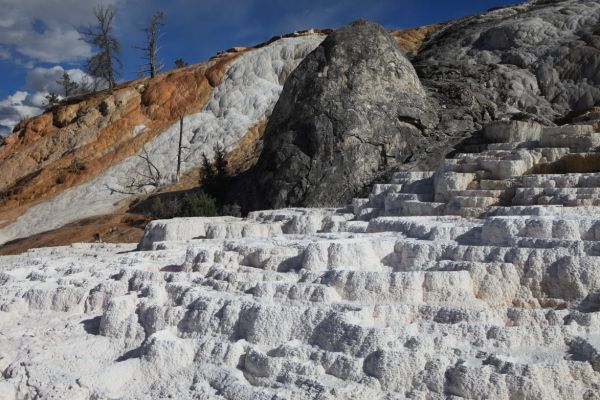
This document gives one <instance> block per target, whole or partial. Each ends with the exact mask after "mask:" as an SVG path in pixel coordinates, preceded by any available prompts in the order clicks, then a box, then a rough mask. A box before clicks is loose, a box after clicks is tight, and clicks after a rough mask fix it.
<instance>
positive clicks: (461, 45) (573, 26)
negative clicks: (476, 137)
mask: <svg viewBox="0 0 600 400" xmlns="http://www.w3.org/2000/svg"><path fill="white" fill-rule="evenodd" d="M599 20H600V4H599V3H598V2H597V1H593V0H564V1H530V2H526V3H524V4H519V5H516V6H511V7H503V8H500V9H496V10H493V11H490V12H487V13H484V14H479V15H474V16H470V17H467V18H463V19H459V20H456V21H452V22H449V23H447V24H444V25H442V26H441V27H440V29H439V30H438V31H437V32H435V33H433V34H432V36H431V37H430V38H429V40H428V41H427V42H426V43H425V44H424V46H423V47H422V48H421V50H420V51H419V52H418V54H417V55H416V56H415V57H413V58H411V61H412V62H413V64H414V65H415V68H416V70H417V73H418V74H419V77H420V79H421V82H422V83H423V85H424V86H425V87H426V88H427V90H428V93H429V95H430V96H431V97H432V98H433V99H435V100H437V102H439V104H440V106H443V109H439V110H440V111H439V114H440V121H441V123H440V125H439V126H438V127H437V128H436V130H437V131H439V132H442V133H445V134H447V135H456V134H460V133H461V132H469V131H470V132H473V131H475V130H478V129H480V128H481V127H482V125H483V124H486V123H487V122H489V121H491V120H496V119H500V118H503V117H506V116H507V115H508V116H510V115H518V114H521V117H525V118H529V119H538V120H541V121H545V122H546V124H549V123H551V121H553V120H555V119H556V118H558V117H560V116H563V115H565V114H567V113H569V112H570V111H572V110H584V109H586V108H589V107H592V106H594V105H595V104H598V102H599V101H600V89H599V85H600V75H599V74H598V68H597V66H598V65H599V64H600V36H599V32H598V21H599Z"/></svg>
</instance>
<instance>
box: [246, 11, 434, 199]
mask: <svg viewBox="0 0 600 400" xmlns="http://www.w3.org/2000/svg"><path fill="white" fill-rule="evenodd" d="M436 123H437V119H436V117H435V114H434V113H432V112H431V110H430V106H429V104H428V101H427V96H426V93H425V90H424V89H423V87H422V86H421V83H420V82H419V78H418V77H417V75H416V73H415V70H414V68H413V66H412V65H411V63H410V62H409V61H408V59H407V58H406V57H405V56H404V54H403V53H402V51H401V50H400V48H399V47H398V45H397V43H396V42H395V41H394V39H393V38H392V37H391V36H390V35H389V34H388V33H387V32H386V31H385V30H384V29H383V28H382V27H381V26H379V25H377V24H374V23H370V22H366V21H357V22H354V23H352V24H350V25H347V26H345V27H343V28H341V29H339V30H337V31H336V32H334V33H332V34H330V35H329V36H328V37H327V39H325V41H323V43H322V44H321V45H320V46H319V47H318V48H317V49H316V50H315V51H313V52H312V53H311V54H310V55H308V56H307V57H306V59H304V60H303V62H302V63H301V64H300V65H299V66H298V68H297V69H296V70H295V71H294V72H293V73H292V74H291V76H290V77H289V78H288V79H287V81H286V82H285V85H284V88H283V92H282V94H281V97H280V99H279V101H278V103H277V105H276V106H275V109H274V110H273V113H272V116H271V118H270V120H269V122H268V125H267V128H266V131H265V136H264V150H263V152H262V154H261V156H260V159H259V161H258V164H257V166H256V167H255V169H254V171H253V177H252V178H251V179H250V181H251V182H252V184H251V186H252V188H250V189H249V192H248V191H246V192H245V193H246V194H250V196H249V197H248V198H247V200H248V201H247V202H246V205H247V208H253V209H261V208H279V207H284V206H331V205H334V206H335V205H343V204H345V203H346V202H348V201H349V200H350V199H351V198H352V197H353V196H354V195H356V194H357V193H358V192H360V191H361V190H363V189H364V188H365V186H367V185H369V184H370V183H372V182H373V181H374V180H375V179H377V177H379V176H381V175H383V174H385V173H386V172H388V171H390V170H391V169H393V168H394V167H396V166H398V165H399V164H401V163H403V162H405V161H407V160H410V159H411V158H412V157H413V156H414V155H415V154H419V153H420V152H422V151H423V149H424V148H426V147H427V146H428V144H429V143H430V142H431V140H432V138H431V136H430V133H431V128H432V127H434V126H435V124H436Z"/></svg>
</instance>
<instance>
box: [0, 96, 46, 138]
mask: <svg viewBox="0 0 600 400" xmlns="http://www.w3.org/2000/svg"><path fill="white" fill-rule="evenodd" d="M44 100H45V98H44V94H43V93H36V94H34V95H31V94H29V93H27V92H24V91H17V92H15V93H14V94H13V95H11V96H8V97H7V98H5V99H4V100H1V101H0V135H7V134H9V133H10V132H11V131H12V128H13V127H14V126H15V125H16V124H17V123H18V122H19V120H20V119H21V118H25V117H31V116H34V115H38V114H40V113H41V112H42V111H43V101H44Z"/></svg>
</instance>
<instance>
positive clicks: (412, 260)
mask: <svg viewBox="0 0 600 400" xmlns="http://www.w3.org/2000/svg"><path fill="white" fill-rule="evenodd" d="M589 122H590V121H586V125H574V126H564V127H558V128H544V127H541V126H536V125H534V124H532V123H523V122H514V121H513V122H502V123H498V124H494V125H493V126H491V127H489V128H488V129H486V130H485V132H486V135H488V140H490V141H492V142H494V143H492V144H489V145H488V146H487V148H486V149H485V150H483V151H481V152H479V153H463V154H457V155H456V156H455V157H454V158H451V159H448V160H445V161H444V162H443V163H442V164H441V165H439V167H438V169H436V170H434V171H420V172H400V173H397V174H395V175H394V177H393V179H392V180H391V182H389V183H387V184H380V185H376V186H375V187H374V188H373V191H372V193H371V194H370V195H369V197H368V198H364V199H360V198H357V199H354V200H353V204H352V207H351V208H350V207H349V208H345V209H320V208H311V209H300V208H297V209H284V210H271V211H258V212H254V213H251V214H250V215H249V216H248V218H246V219H240V218H231V217H222V218H190V219H173V220H162V221H154V222H152V223H151V224H150V225H148V227H147V229H146V234H145V236H144V239H143V240H142V242H141V243H140V245H139V249H140V250H143V251H136V250H135V249H134V247H133V246H131V245H109V244H91V245H90V244H86V245H73V246H71V247H58V248H46V249H36V250H31V251H29V252H28V253H25V254H23V255H19V256H8V257H0V373H1V375H0V393H1V394H2V395H3V396H4V398H8V399H14V398H18V399H21V398H35V397H38V398H74V399H98V398H124V399H134V398H135V399H137V398H149V399H159V398H161V399H162V398H169V397H170V398H184V399H187V398H190V399H192V398H193V399H232V400H233V399H236V400H237V399H248V400H250V399H273V398H286V399H287V398H293V399H314V398H321V399H402V398H414V399H440V400H441V399H447V398H455V399H458V398H466V399H472V398H492V399H507V400H508V399H514V398H528V399H547V398H552V399H580V398H581V399H598V398H599V397H600V396H599V394H600V218H599V217H598V215H599V214H598V211H599V207H600V164H599V165H597V166H596V170H595V171H585V172H582V171H578V169H577V168H578V167H579V165H578V164H569V163H565V164H560V162H561V161H562V160H565V159H568V158H569V157H571V156H573V155H575V154H579V155H588V156H591V155H594V154H599V150H600V147H599V146H600V141H598V138H599V137H600V133H597V132H596V131H595V128H594V123H589ZM585 146H587V147H585ZM582 150H585V153H581V151H582ZM556 163H559V164H558V165H560V166H561V168H564V169H562V170H558V169H554V170H553V172H552V173H546V172H544V170H545V169H546V168H547V167H548V165H555V164H556ZM588 167H589V165H588ZM557 168H558V167H557Z"/></svg>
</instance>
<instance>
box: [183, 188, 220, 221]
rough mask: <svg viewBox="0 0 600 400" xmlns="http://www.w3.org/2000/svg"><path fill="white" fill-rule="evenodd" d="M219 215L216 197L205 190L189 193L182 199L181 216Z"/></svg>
mask: <svg viewBox="0 0 600 400" xmlns="http://www.w3.org/2000/svg"><path fill="white" fill-rule="evenodd" d="M216 215H218V212H217V203H216V201H215V199H214V198H213V197H211V196H209V195H208V194H206V193H204V192H196V193H187V194H186V195H185V196H183V199H182V201H181V208H180V210H179V215H178V216H179V217H214V216H216Z"/></svg>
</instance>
